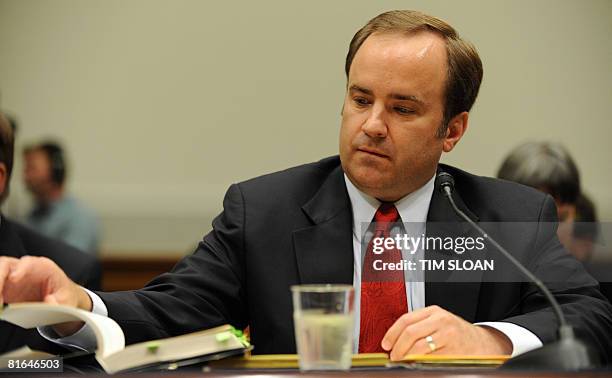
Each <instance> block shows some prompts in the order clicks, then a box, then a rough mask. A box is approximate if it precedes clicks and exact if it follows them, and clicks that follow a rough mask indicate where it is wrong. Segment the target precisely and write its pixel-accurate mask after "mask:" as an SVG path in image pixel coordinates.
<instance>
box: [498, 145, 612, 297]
mask: <svg viewBox="0 0 612 378" xmlns="http://www.w3.org/2000/svg"><path fill="white" fill-rule="evenodd" d="M497 177H498V178H501V179H504V180H509V181H514V182H518V183H520V184H523V185H527V186H531V187H533V188H536V189H539V190H541V191H543V192H546V193H548V194H550V195H551V196H552V197H553V198H554V200H555V203H556V205H557V214H558V216H559V228H558V229H557V234H558V236H559V240H560V241H561V243H563V245H564V246H565V248H566V249H567V250H568V251H569V252H570V253H571V254H572V255H574V257H576V259H578V260H580V261H581V262H582V263H583V264H584V265H585V268H586V270H587V271H588V272H589V273H590V274H591V275H592V276H593V277H594V278H595V279H597V281H599V288H600V291H601V293H602V294H603V295H604V296H605V297H606V298H608V300H609V301H611V302H612V274H611V273H610V272H611V269H612V266H611V264H610V262H609V261H605V260H603V261H596V262H592V261H590V260H591V257H592V256H593V251H594V249H595V243H596V242H597V240H598V237H599V223H598V218H597V211H596V209H595V205H594V204H593V202H592V201H591V200H590V199H589V198H588V197H587V196H586V195H585V194H584V193H582V189H581V184H580V173H579V171H578V167H577V166H576V163H575V162H574V159H572V157H571V155H570V154H569V152H568V151H567V149H565V148H564V147H563V146H562V145H560V144H556V143H550V142H529V143H525V144H522V145H520V146H518V147H516V148H515V149H514V150H512V151H511V152H510V154H509V155H508V156H507V157H506V159H505V160H504V162H503V163H502V165H501V168H500V169H499V172H498V173H497Z"/></svg>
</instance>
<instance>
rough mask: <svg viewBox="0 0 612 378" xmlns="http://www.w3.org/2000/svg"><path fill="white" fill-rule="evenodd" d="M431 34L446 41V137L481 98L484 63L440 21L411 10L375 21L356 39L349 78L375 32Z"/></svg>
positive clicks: (348, 59) (349, 61) (348, 66)
mask: <svg viewBox="0 0 612 378" xmlns="http://www.w3.org/2000/svg"><path fill="white" fill-rule="evenodd" d="M420 31H430V32H433V33H436V34H438V35H440V36H441V37H442V38H444V41H445V42H446V55H447V65H448V73H447V80H446V88H445V99H444V118H443V122H442V125H441V127H440V130H439V132H438V134H439V136H440V137H442V136H444V133H445V132H446V128H447V127H448V122H449V121H450V120H451V118H453V117H454V116H455V115H457V114H459V113H461V112H464V111H465V112H469V111H470V109H471V108H472V105H474V101H476V96H478V89H479V88H480V82H481V81H482V62H481V61H480V57H479V56H478V52H477V51H476V48H475V47H474V45H472V44H471V43H470V42H468V41H465V40H463V39H461V38H460V37H459V35H458V34H457V32H456V31H455V29H454V28H453V27H452V26H450V25H449V24H447V23H446V22H444V21H442V20H440V19H439V18H436V17H432V16H429V15H426V14H424V13H421V12H417V11H411V10H395V11H390V12H385V13H382V14H380V15H378V16H376V17H374V18H373V19H371V20H370V21H369V22H368V23H367V24H366V25H365V26H364V27H362V28H361V29H359V31H358V32H357V33H356V34H355V36H353V39H352V40H351V44H350V46H349V51H348V54H347V55H346V64H345V67H344V68H345V71H346V77H347V79H348V75H349V71H350V69H351V64H352V63H353V58H354V57H355V54H357V50H359V48H360V47H361V45H362V44H363V42H364V41H365V40H366V39H367V38H368V37H369V36H370V35H372V34H373V33H404V34H413V33H417V32H420Z"/></svg>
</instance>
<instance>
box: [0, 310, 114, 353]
mask: <svg viewBox="0 0 612 378" xmlns="http://www.w3.org/2000/svg"><path fill="white" fill-rule="evenodd" d="M0 319H2V320H5V321H7V322H9V323H12V324H15V325H18V326H20V327H22V328H35V327H42V326H49V325H54V324H58V323H64V322H74V321H83V322H85V323H87V325H89V326H90V327H91V329H92V330H93V332H94V334H95V335H96V342H97V346H98V347H97V351H96V357H101V358H105V357H107V356H109V355H111V354H113V353H115V352H118V351H120V350H122V349H123V348H124V347H125V338H124V335H123V331H121V327H119V325H118V324H117V323H116V322H115V321H114V320H112V319H111V318H107V317H105V316H101V315H98V314H94V313H91V312H88V311H83V310H80V309H77V308H74V307H69V306H62V305H51V304H47V303H42V302H28V303H15V304H11V305H8V306H7V307H5V308H4V309H3V310H2V312H0Z"/></svg>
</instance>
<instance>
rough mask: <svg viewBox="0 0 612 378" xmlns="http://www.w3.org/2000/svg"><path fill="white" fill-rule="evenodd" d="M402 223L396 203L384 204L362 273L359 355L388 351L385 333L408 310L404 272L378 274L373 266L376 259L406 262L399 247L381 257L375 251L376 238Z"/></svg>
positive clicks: (386, 235) (388, 232)
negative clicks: (382, 343)
mask: <svg viewBox="0 0 612 378" xmlns="http://www.w3.org/2000/svg"><path fill="white" fill-rule="evenodd" d="M399 220H400V216H399V213H398V212H397V209H396V208H395V206H394V205H393V204H392V203H383V204H382V205H380V207H379V208H378V210H377V211H376V214H375V215H374V222H375V232H374V236H373V237H372V240H371V241H370V243H369V244H368V249H367V251H366V255H365V258H364V261H363V268H362V270H361V271H362V274H361V304H360V332H359V353H375V352H384V350H383V349H382V347H381V346H380V343H381V341H382V339H383V337H384V336H385V333H387V330H388V329H389V327H391V325H393V323H394V322H395V321H396V320H397V318H399V317H400V316H401V315H403V314H405V313H406V312H407V311H408V300H407V299H406V284H405V282H404V271H403V270H385V271H377V270H375V269H374V267H373V264H374V261H375V260H381V261H382V262H385V263H397V262H400V261H401V260H402V254H401V251H399V250H398V249H396V248H392V249H385V250H384V251H383V252H382V253H381V254H378V255H376V254H374V252H373V247H374V245H373V242H374V238H376V237H383V238H384V237H390V236H391V235H390V231H391V227H392V226H393V223H394V222H398V221H399ZM382 247H383V248H384V245H383V246H382ZM378 265H380V263H378Z"/></svg>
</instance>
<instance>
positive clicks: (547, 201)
mask: <svg viewBox="0 0 612 378" xmlns="http://www.w3.org/2000/svg"><path fill="white" fill-rule="evenodd" d="M441 167H442V168H443V169H444V170H446V171H448V172H449V173H451V174H452V175H453V176H454V177H455V182H456V191H455V196H454V197H455V199H456V201H457V202H458V203H459V206H460V207H462V208H463V209H464V210H465V211H466V212H468V213H469V214H470V215H471V216H472V217H473V218H474V219H476V220H480V221H491V222H494V221H504V220H505V221H510V220H512V221H532V222H538V221H540V222H541V221H554V220H556V215H555V214H556V211H555V205H554V202H553V200H552V199H551V197H549V196H546V195H544V194H542V193H540V192H537V191H535V190H533V189H530V188H527V187H525V186H521V185H518V184H513V183H509V182H504V181H500V180H494V179H489V178H482V177H477V176H473V175H471V174H468V173H466V172H462V171H460V170H457V169H454V168H451V167H446V166H441ZM223 206H224V211H223V212H222V213H221V214H220V215H219V216H218V217H217V218H216V219H215V220H214V221H213V230H212V231H211V232H210V233H209V234H207V235H206V236H204V239H203V240H202V241H201V242H200V244H199V247H198V249H197V250H196V251H195V253H194V254H192V255H190V256H188V257H185V258H184V259H183V260H182V261H180V262H179V263H178V264H177V265H176V267H175V268H174V269H173V270H172V272H170V273H166V274H163V275H161V276H159V277H157V278H155V279H154V280H153V281H151V282H150V283H149V284H148V285H147V286H146V287H145V288H143V289H141V290H136V291H129V292H119V293H99V294H100V296H101V298H102V300H103V301H104V302H105V304H106V306H107V307H108V310H109V315H110V317H111V318H113V319H115V320H116V321H117V322H118V323H119V324H120V325H121V327H122V328H123V330H124V332H125V334H126V339H127V342H128V343H132V342H136V341H142V340H146V339H153V338H161V337H168V336H171V335H177V334H182V333H186V332H192V331H195V330H198V329H202V328H209V327H213V326H216V325H219V324H222V323H231V324H233V325H234V326H236V327H239V328H243V327H246V326H247V325H249V326H250V330H251V337H252V341H253V344H254V345H255V352H256V353H294V352H295V341H294V330H293V320H292V304H291V295H290V291H289V286H291V285H295V284H310V283H344V284H351V283H352V280H353V244H352V232H351V231H352V212H351V205H350V201H349V198H348V194H347V191H346V186H345V183H344V179H343V172H342V169H341V166H340V160H339V158H338V157H331V158H327V159H324V160H321V161H319V162H317V163H313V164H307V165H303V166H300V167H296V168H291V169H288V170H285V171H282V172H277V173H273V174H270V175H265V176H262V177H258V178H255V179H252V180H249V181H246V182H242V183H239V184H235V185H232V186H231V187H230V188H229V190H228V191H227V194H226V196H225V200H224V203H223ZM428 218H429V220H430V221H446V222H449V221H450V222H456V221H458V218H457V216H456V215H455V214H454V212H453V211H452V210H451V208H450V206H449V205H448V203H447V201H446V200H445V199H444V198H443V197H442V195H441V194H440V192H439V191H438V190H436V191H435V192H434V195H433V198H432V201H431V205H430V209H429V214H428ZM457 224H458V223H457ZM458 227H459V230H460V231H461V232H463V231H465V230H462V228H464V227H466V224H465V223H463V224H458ZM504 242H505V241H504V240H502V243H504ZM508 242H511V244H512V248H511V250H512V251H518V252H516V257H517V258H519V259H520V260H522V261H523V262H525V263H526V264H527V265H528V266H529V267H530V268H531V269H532V270H534V271H536V272H537V273H538V274H539V275H540V276H541V277H542V278H543V279H544V280H545V281H551V282H553V283H554V285H552V286H551V288H552V289H553V290H554V292H555V295H556V297H557V299H558V300H559V302H560V303H561V305H562V306H563V310H564V312H565V314H566V316H567V318H568V320H569V322H571V324H573V325H575V326H576V328H577V333H578V334H579V336H581V337H583V338H584V339H586V340H587V341H588V342H589V343H590V344H591V345H593V346H594V347H595V348H597V350H599V351H600V352H601V354H602V355H603V356H604V357H605V358H606V359H608V358H610V356H609V353H610V351H611V350H612V343H611V340H612V337H611V336H612V308H611V306H610V303H608V302H607V301H606V300H605V299H604V298H602V297H601V295H600V293H599V292H598V290H597V283H596V282H595V281H594V280H593V279H592V278H591V277H590V276H588V274H586V273H585V272H584V270H583V268H582V267H581V265H580V263H578V262H577V261H576V260H575V259H573V258H572V257H570V256H569V255H568V254H567V253H566V252H565V251H564V250H563V248H562V247H561V246H560V244H559V242H558V240H557V238H556V234H555V227H554V225H551V226H545V225H544V226H542V227H539V228H538V229H537V231H533V228H531V231H530V230H525V231H524V232H523V234H521V235H519V236H518V237H515V238H513V239H512V240H508ZM431 278H434V277H426V281H427V282H426V289H425V300H426V304H427V305H432V304H437V305H439V306H441V307H443V308H445V309H447V310H449V311H451V312H453V313H455V314H457V315H459V316H461V317H463V318H464V319H466V320H467V321H470V322H479V321H499V320H504V321H508V322H512V323H515V324H518V325H520V326H523V327H525V328H527V329H529V330H531V331H532V332H533V333H535V334H536V335H537V336H538V337H539V338H540V339H541V340H542V341H543V342H544V343H546V342H550V341H551V340H554V339H555V338H556V335H555V333H556V331H555V330H556V320H555V318H554V316H553V313H552V312H551V310H550V309H549V306H548V304H547V303H546V301H545V300H544V299H543V297H542V296H541V295H540V294H539V293H538V292H537V290H535V289H534V287H533V286H532V285H530V284H527V283H522V282H515V283H493V282H483V283H480V282H472V283H470V282H468V283H456V282H455V283H453V282H429V281H432V280H431ZM439 278H440V277H436V279H434V280H433V281H443V280H440V279H439ZM442 278H444V277H442ZM569 278H571V280H569ZM517 281H523V279H522V278H521V279H517ZM569 281H571V282H572V284H569V283H567V282H569Z"/></svg>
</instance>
